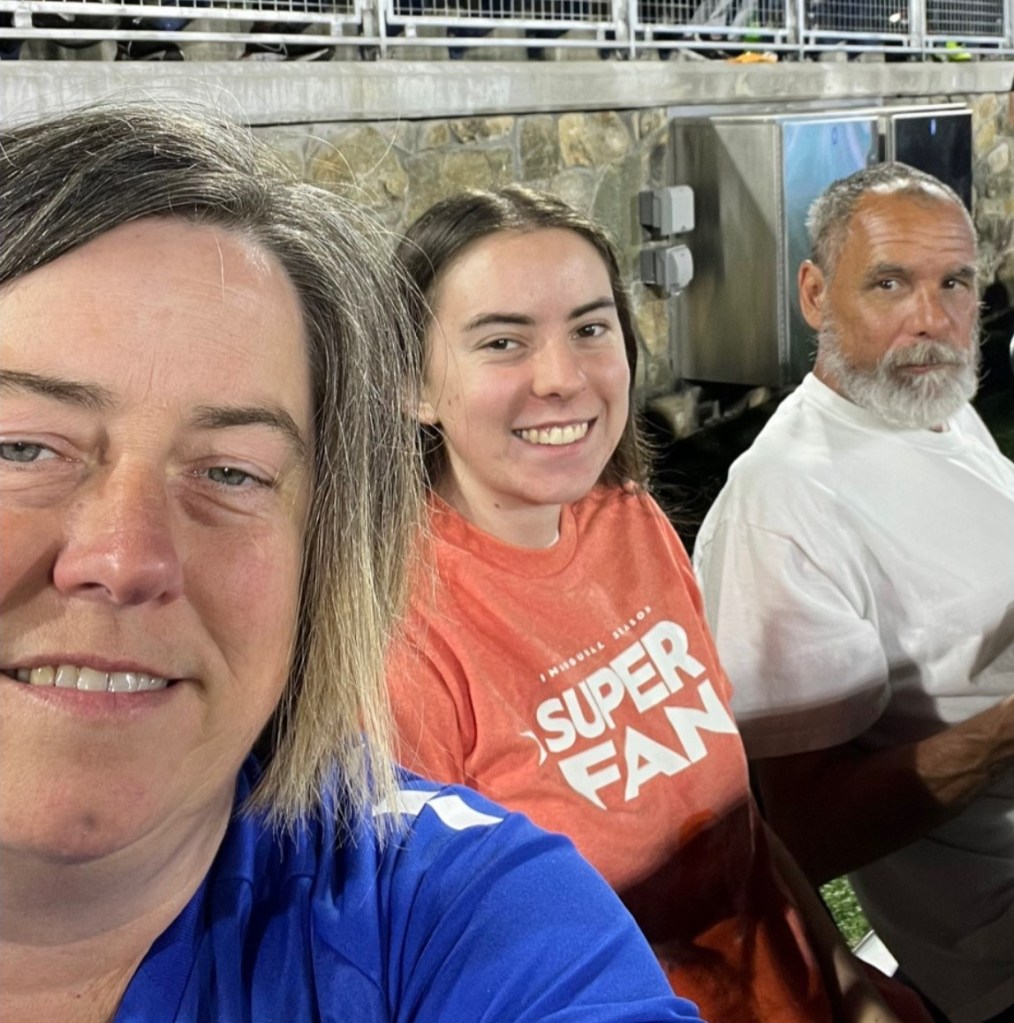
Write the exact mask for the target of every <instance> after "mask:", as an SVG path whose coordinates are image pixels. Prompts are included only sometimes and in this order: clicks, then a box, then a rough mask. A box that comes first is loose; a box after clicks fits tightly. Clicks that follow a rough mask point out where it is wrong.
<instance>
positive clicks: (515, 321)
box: [465, 313, 535, 330]
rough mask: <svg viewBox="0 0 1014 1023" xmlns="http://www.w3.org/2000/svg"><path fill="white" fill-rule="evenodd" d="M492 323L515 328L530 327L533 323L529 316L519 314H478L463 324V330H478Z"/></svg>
mask: <svg viewBox="0 0 1014 1023" xmlns="http://www.w3.org/2000/svg"><path fill="white" fill-rule="evenodd" d="M494 323H508V324H511V325H513V326H516V327H530V326H532V325H533V324H534V323H535V320H533V319H532V318H531V317H530V316H523V315H522V314H521V313H480V314H479V315H478V316H473V317H472V319H470V320H469V321H468V322H467V323H466V324H465V330H478V329H479V328H480V327H488V326H490V324H494Z"/></svg>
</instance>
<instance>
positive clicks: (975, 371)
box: [817, 317, 980, 430]
mask: <svg viewBox="0 0 1014 1023" xmlns="http://www.w3.org/2000/svg"><path fill="white" fill-rule="evenodd" d="M972 332H973V343H972V344H971V346H970V347H968V348H965V349H961V350H959V349H957V348H955V347H954V346H953V345H949V344H944V343H943V342H940V341H918V342H916V343H915V344H913V345H909V346H907V347H905V348H894V349H892V350H891V351H889V352H888V353H887V354H886V355H885V356H884V357H883V358H882V359H881V360H880V361H879V362H878V363H877V364H876V366H875V367H874V368H873V369H861V368H859V367H856V366H854V365H852V363H850V362H849V361H848V359H847V358H846V357H845V355H844V354H843V353H842V349H841V340H840V336H839V334H838V331H837V329H836V328H835V326H834V324H833V322H832V321H831V320H830V319H828V318H827V317H825V318H824V326H823V327H821V329H820V332H819V333H818V335H817V340H818V343H819V346H820V347H819V349H818V350H819V353H820V362H821V365H822V366H823V368H824V370H825V371H826V372H827V373H828V374H829V375H830V376H831V377H832V378H833V380H834V381H835V384H836V385H837V388H838V390H839V392H840V393H841V394H843V395H844V396H845V397H846V398H848V399H849V401H851V402H852V403H853V404H855V405H859V406H860V407H861V408H864V409H868V410H869V411H870V412H872V413H873V414H874V415H876V416H879V417H880V418H881V419H883V420H884V422H886V423H888V424H890V425H891V426H898V427H901V428H902V429H906V430H922V429H928V428H930V427H933V426H941V425H943V424H944V423H946V422H947V420H948V419H950V417H951V416H953V415H954V414H955V413H956V412H957V411H958V409H960V408H961V406H962V405H964V404H965V402H967V401H970V400H971V399H972V398H973V397H974V396H975V392H976V390H977V388H978V383H979V362H980V353H979V346H978V344H977V343H974V338H975V337H977V335H978V324H977V323H976V324H975V326H974V327H973V328H972ZM913 363H943V364H949V367H950V368H948V369H947V370H945V371H944V372H940V373H937V372H933V373H912V374H905V373H899V372H898V368H899V367H900V366H905V365H912V364H913Z"/></svg>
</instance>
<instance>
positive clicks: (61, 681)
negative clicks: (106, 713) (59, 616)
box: [11, 664, 169, 693]
mask: <svg viewBox="0 0 1014 1023" xmlns="http://www.w3.org/2000/svg"><path fill="white" fill-rule="evenodd" d="M11 674H12V675H13V676H14V678H16V679H17V680H18V681H19V682H27V683H28V684H29V685H30V686H56V687H57V688H58V689H80V690H82V691H84V692H89V693H146V692H149V691H150V690H152V689H165V687H166V686H167V685H168V684H169V682H168V680H167V679H164V678H160V677H159V676H158V675H147V674H145V673H144V672H143V671H97V670H96V669H95V668H78V667H75V666H74V665H73V664H60V665H57V666H50V665H46V666H44V667H41V668H18V669H17V670H16V671H14V672H11Z"/></svg>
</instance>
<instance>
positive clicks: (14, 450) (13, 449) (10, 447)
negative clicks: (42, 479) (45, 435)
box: [0, 440, 48, 462]
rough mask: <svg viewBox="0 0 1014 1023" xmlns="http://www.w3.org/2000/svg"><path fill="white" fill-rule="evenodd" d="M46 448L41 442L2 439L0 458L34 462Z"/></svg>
mask: <svg viewBox="0 0 1014 1023" xmlns="http://www.w3.org/2000/svg"><path fill="white" fill-rule="evenodd" d="M47 450H48V448H46V447H44V446H43V445H42V444H31V443H29V442H28V441H23V440H9V441H3V442H2V443H0V459H3V460H4V461H5V462H35V461H38V459H39V456H40V455H41V454H42V453H43V452H44V451H47Z"/></svg>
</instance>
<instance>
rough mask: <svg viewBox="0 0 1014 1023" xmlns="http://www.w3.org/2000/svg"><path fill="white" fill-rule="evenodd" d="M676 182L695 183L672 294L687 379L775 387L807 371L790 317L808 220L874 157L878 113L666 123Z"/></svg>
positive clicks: (802, 329) (804, 350)
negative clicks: (678, 286)
mask: <svg viewBox="0 0 1014 1023" xmlns="http://www.w3.org/2000/svg"><path fill="white" fill-rule="evenodd" d="M672 140H673V156H674V168H675V183H678V184H688V185H691V186H693V188H694V189H695V192H696V195H697V210H696V213H697V226H696V228H695V230H694V232H693V233H692V235H690V236H689V238H688V240H687V244H689V246H690V248H691V250H692V252H693V257H694V267H695V278H694V280H693V282H692V283H691V284H690V286H689V288H688V289H687V291H686V293H685V294H684V295H683V296H680V297H679V299H678V300H677V301H679V303H680V306H679V307H678V309H677V313H678V315H677V330H678V336H677V340H676V344H677V352H676V353H675V357H674V360H673V361H674V365H675V366H676V367H677V370H678V371H679V372H680V373H681V374H682V376H683V377H685V378H687V379H690V380H703V381H710V382H714V383H729V384H752V385H765V386H769V387H778V386H782V385H785V384H791V383H796V382H798V381H799V380H800V379H802V377H803V375H804V374H805V372H806V370H807V369H808V368H809V362H810V350H811V341H810V335H811V333H812V332H811V331H810V329H809V327H808V326H807V325H806V324H805V322H804V321H803V319H802V317H801V316H800V314H799V312H798V298H797V291H796V272H797V269H798V266H799V263H800V262H801V261H802V260H803V259H804V258H805V257H806V255H807V252H808V249H809V245H808V242H807V239H806V230H805V216H806V210H807V208H808V207H809V205H810V203H811V202H812V201H813V199H815V198H816V197H817V195H819V194H820V192H821V191H823V190H824V188H826V187H827V185H829V184H830V183H831V182H832V181H834V180H835V179H837V178H839V177H842V176H844V175H846V174H849V173H851V172H852V171H854V170H858V169H859V168H860V167H863V166H866V165H867V164H869V163H872V162H873V161H875V160H876V159H877V152H878V135H877V114H876V112H872V111H866V112H864V113H863V114H862V115H857V114H855V113H854V112H852V111H842V112H841V113H839V114H835V113H833V112H827V111H823V112H820V113H816V114H796V115H760V116H754V117H715V118H712V119H710V120H708V121H705V122H700V121H685V122H674V124H673V135H672Z"/></svg>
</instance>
